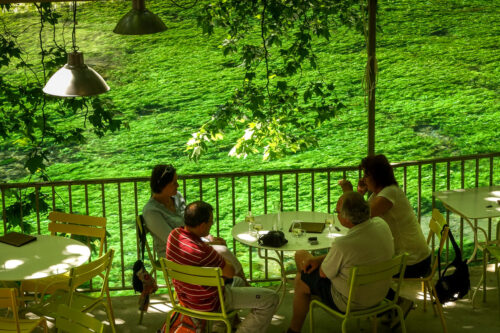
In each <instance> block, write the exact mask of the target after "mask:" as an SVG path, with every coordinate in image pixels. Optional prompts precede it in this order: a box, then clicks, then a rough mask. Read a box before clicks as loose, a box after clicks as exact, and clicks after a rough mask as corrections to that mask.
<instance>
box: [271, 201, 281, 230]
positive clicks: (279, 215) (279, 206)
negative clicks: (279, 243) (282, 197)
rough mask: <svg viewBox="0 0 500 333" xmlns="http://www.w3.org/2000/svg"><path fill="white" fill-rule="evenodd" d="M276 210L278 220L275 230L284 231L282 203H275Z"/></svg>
mask: <svg viewBox="0 0 500 333" xmlns="http://www.w3.org/2000/svg"><path fill="white" fill-rule="evenodd" d="M274 210H275V211H276V220H275V221H274V223H273V230H281V231H283V221H282V220H281V202H279V201H276V202H275V203H274Z"/></svg>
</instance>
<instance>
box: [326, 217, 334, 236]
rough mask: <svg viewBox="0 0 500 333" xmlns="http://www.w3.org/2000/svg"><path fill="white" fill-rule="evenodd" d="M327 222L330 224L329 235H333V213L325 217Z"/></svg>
mask: <svg viewBox="0 0 500 333" xmlns="http://www.w3.org/2000/svg"><path fill="white" fill-rule="evenodd" d="M325 224H326V225H327V226H328V237H333V224H334V220H333V215H328V217H327V218H326V219H325Z"/></svg>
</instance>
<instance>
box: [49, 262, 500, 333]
mask: <svg viewBox="0 0 500 333" xmlns="http://www.w3.org/2000/svg"><path fill="white" fill-rule="evenodd" d="M490 266H491V267H490V268H492V267H493V266H492V265H490ZM480 272H481V266H475V267H471V282H472V284H473V286H474V287H475V286H476V285H477V282H478V281H479V278H480ZM487 285H488V291H487V296H488V297H487V301H486V303H483V302H482V293H481V292H479V293H478V295H477V297H476V301H475V304H476V307H475V308H474V309H473V308H472V303H471V300H470V299H469V296H467V298H465V299H462V300H459V301H457V302H451V303H447V304H446V305H445V306H444V314H445V317H446V322H447V325H448V331H449V332H467V331H470V332H498V328H499V327H500V312H499V308H498V307H499V304H498V297H497V292H498V291H497V286H496V279H495V276H494V273H493V270H492V269H490V272H489V273H488V277H487ZM288 288H289V289H288V291H287V294H286V296H285V300H284V301H283V304H282V305H281V307H280V309H279V310H278V312H277V314H276V315H275V316H274V318H273V321H272V324H271V326H270V328H269V330H268V332H269V333H278V332H279V333H282V332H283V331H284V330H286V328H287V327H288V324H289V322H290V318H291V313H292V312H291V311H292V301H293V285H292V284H289V286H288ZM401 294H402V295H403V296H404V297H407V298H410V299H413V300H415V302H416V304H417V308H416V309H414V310H412V311H410V313H409V315H408V317H407V320H406V326H407V331H408V332H409V333H411V332H415V333H417V332H419V333H420V332H426V333H433V332H437V333H441V332H442V328H441V324H440V321H439V317H438V316H436V315H434V313H433V310H432V307H430V306H427V311H426V312H424V311H423V306H422V293H421V290H420V285H419V284H418V283H405V284H404V285H403V288H402V291H401ZM138 297H139V295H134V296H120V297H113V308H114V312H115V317H116V325H117V331H118V332H123V333H129V332H130V333H131V332H148V333H150V332H151V333H156V331H157V330H158V329H159V328H160V327H161V326H162V324H163V322H164V321H165V316H166V313H167V312H168V311H169V309H170V307H169V303H168V301H169V300H168V297H167V296H166V295H164V294H156V295H153V297H152V299H151V304H150V307H149V310H148V312H147V313H145V314H144V317H143V322H142V325H139V324H138V320H139V311H138V310H137V300H138ZM428 305H430V304H428ZM318 314H319V316H318V321H317V323H316V324H315V332H317V333H331V332H340V322H339V321H338V320H336V319H333V318H331V317H327V316H326V315H324V314H322V313H321V311H318ZM93 315H95V316H96V317H97V318H99V319H100V320H103V321H106V314H105V312H104V311H103V309H101V308H99V309H96V310H95V311H94V312H93ZM244 315H245V314H244V313H243V314H242V317H244ZM307 320H308V319H307ZM307 323H308V322H306V325H304V327H303V330H302V332H304V333H307V332H309V327H308V324H307ZM349 327H350V328H351V330H350V331H352V332H370V323H369V322H368V321H361V322H360V323H355V322H354V323H351V325H349ZM52 331H55V330H53V329H52ZM378 331H379V332H381V333H384V332H398V331H400V330H395V331H391V330H390V329H389V328H388V327H385V326H383V325H380V324H379V327H378Z"/></svg>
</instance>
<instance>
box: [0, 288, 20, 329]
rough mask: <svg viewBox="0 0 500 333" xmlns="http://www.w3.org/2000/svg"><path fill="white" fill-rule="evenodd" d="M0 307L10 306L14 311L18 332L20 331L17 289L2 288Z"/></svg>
mask: <svg viewBox="0 0 500 333" xmlns="http://www.w3.org/2000/svg"><path fill="white" fill-rule="evenodd" d="M0 308H8V309H10V310H11V311H12V314H13V319H14V321H15V322H16V329H17V332H20V331H21V330H20V328H19V310H18V301H17V289H15V288H0Z"/></svg>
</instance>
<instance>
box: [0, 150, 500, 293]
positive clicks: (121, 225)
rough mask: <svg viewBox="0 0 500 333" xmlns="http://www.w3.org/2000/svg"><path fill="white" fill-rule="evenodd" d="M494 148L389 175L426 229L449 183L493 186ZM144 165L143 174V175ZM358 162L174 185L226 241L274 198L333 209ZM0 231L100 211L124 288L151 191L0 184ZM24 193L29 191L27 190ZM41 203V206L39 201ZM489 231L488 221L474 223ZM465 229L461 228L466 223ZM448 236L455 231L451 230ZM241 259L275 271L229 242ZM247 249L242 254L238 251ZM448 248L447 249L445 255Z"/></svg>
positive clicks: (118, 285) (498, 174)
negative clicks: (203, 208)
mask: <svg viewBox="0 0 500 333" xmlns="http://www.w3.org/2000/svg"><path fill="white" fill-rule="evenodd" d="M499 161H500V152H498V153H491V154H481V155H469V156H460V157H449V158H438V159H429V160H421V161H408V162H402V163H395V164H393V166H394V170H395V174H396V178H397V180H398V182H399V184H400V186H401V187H402V188H403V189H404V191H405V192H406V194H407V196H408V198H409V199H410V202H411V203H412V205H413V207H414V208H415V211H416V213H417V217H418V219H419V222H421V224H422V227H423V228H424V229H425V228H426V225H427V221H428V219H426V217H427V215H428V214H430V212H431V210H432V207H434V206H437V207H441V211H442V212H444V208H443V207H442V206H440V203H439V202H435V201H434V198H433V197H432V193H433V192H435V191H440V190H447V189H453V188H467V187H478V186H488V185H497V184H499V183H500V162H499ZM149 171H150V170H145V171H144V173H146V174H147V173H149ZM360 174H361V173H360V170H359V168H358V167H357V166H345V167H331V168H310V169H290V170H271V171H253V172H229V173H220V174H213V173H210V174H190V175H182V174H180V175H179V179H180V182H181V186H180V191H181V192H182V193H183V195H184V197H185V198H186V201H187V202H190V201H194V200H205V201H207V202H210V203H211V204H212V205H213V207H214V228H213V229H212V232H213V233H214V234H217V235H221V236H224V237H225V238H226V239H228V240H229V239H230V236H231V233H230V230H231V227H232V226H233V225H234V224H235V223H238V222H239V221H242V220H243V216H244V215H245V214H246V212H247V211H249V210H251V211H252V213H253V214H254V215H259V214H265V213H267V212H268V211H270V207H272V205H271V203H272V202H274V201H277V200H279V201H280V202H281V203H282V206H283V209H284V210H308V211H323V212H332V210H334V209H332V207H334V205H335V203H336V200H337V198H338V196H339V195H340V194H341V190H340V188H339V186H338V185H337V181H338V180H339V179H342V178H347V179H351V180H352V181H353V182H355V181H356V180H357V179H358V177H359V176H360ZM0 190H1V198H2V199H1V200H2V212H3V214H2V216H3V231H4V233H5V231H6V230H7V224H8V223H10V224H18V227H17V228H18V229H21V230H26V231H27V230H28V226H31V227H32V233H38V234H46V233H48V232H47V219H46V215H48V211H50V210H62V211H65V212H69V213H79V214H87V215H96V216H104V217H106V218H107V220H108V228H107V229H108V231H109V236H108V238H107V244H106V248H107V247H113V248H114V249H115V250H116V255H115V261H114V267H113V272H112V289H131V278H130V274H131V268H132V264H133V262H134V261H135V260H136V259H137V258H138V256H139V249H138V247H137V238H136V237H137V236H136V231H135V216H136V215H137V214H140V213H141V210H142V206H143V205H144V204H145V203H146V201H147V200H148V199H149V196H150V190H149V178H148V177H134V178H114V179H92V180H74V181H73V180H72V181H53V182H38V183H10V184H9V183H5V184H0ZM28 194H29V195H28ZM45 204H47V207H45V206H44V205H45ZM446 216H447V219H450V218H451V219H452V220H456V221H457V222H459V223H454V221H452V222H453V223H451V226H452V229H453V230H454V231H459V237H458V238H459V241H460V242H459V243H460V246H461V247H462V249H463V248H464V245H467V242H466V238H465V237H464V224H463V221H462V220H460V219H458V218H457V217H455V216H452V217H450V215H449V214H448V213H447V214H446ZM481 223H483V224H485V227H486V228H487V229H486V230H487V231H488V233H489V234H490V235H491V232H492V230H491V227H492V222H491V220H488V221H483V222H481ZM466 229H467V228H466ZM455 234H457V233H456V232H455ZM228 244H229V246H232V248H233V251H234V252H235V253H237V254H238V255H239V257H240V258H243V259H242V260H243V261H244V262H245V264H246V265H245V266H246V269H248V271H247V275H248V276H249V278H250V279H251V280H254V281H266V280H273V279H275V278H277V277H278V273H277V272H275V271H274V267H270V266H269V263H267V262H261V261H260V259H257V258H256V256H254V255H252V253H253V251H252V249H248V248H247V247H246V246H243V245H241V244H237V243H236V242H235V241H234V240H232V242H228ZM245 253H246V255H245ZM447 254H448V252H446V256H447Z"/></svg>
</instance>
